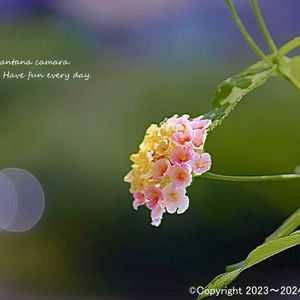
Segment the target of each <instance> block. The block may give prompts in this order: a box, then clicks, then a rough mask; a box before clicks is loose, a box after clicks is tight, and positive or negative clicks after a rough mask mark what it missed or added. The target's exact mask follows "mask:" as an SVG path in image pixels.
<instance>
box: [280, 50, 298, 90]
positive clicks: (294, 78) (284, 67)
mask: <svg viewBox="0 0 300 300" xmlns="http://www.w3.org/2000/svg"><path fill="white" fill-rule="evenodd" d="M279 70H280V71H281V73H282V74H283V75H284V77H285V78H286V79H288V81H290V82H291V83H292V84H293V85H294V86H295V87H296V88H297V89H299V90H300V55H299V56H295V57H293V58H288V57H283V58H282V59H281V60H280V61H279Z"/></svg>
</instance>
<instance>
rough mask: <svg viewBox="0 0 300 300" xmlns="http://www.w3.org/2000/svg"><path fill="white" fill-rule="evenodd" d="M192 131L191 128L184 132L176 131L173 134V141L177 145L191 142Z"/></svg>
mask: <svg viewBox="0 0 300 300" xmlns="http://www.w3.org/2000/svg"><path fill="white" fill-rule="evenodd" d="M192 137H193V136H192V132H191V130H185V131H183V132H175V133H174V134H173V135H172V142H173V143H175V144H176V145H179V146H183V145H184V144H186V143H188V142H190V141H191V140H192Z"/></svg>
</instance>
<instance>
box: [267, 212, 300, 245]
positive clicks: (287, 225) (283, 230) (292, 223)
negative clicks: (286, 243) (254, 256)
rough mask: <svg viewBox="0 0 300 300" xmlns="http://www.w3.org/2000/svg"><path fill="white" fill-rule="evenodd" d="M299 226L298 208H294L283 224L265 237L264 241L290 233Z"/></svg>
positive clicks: (299, 213)
mask: <svg viewBox="0 0 300 300" xmlns="http://www.w3.org/2000/svg"><path fill="white" fill-rule="evenodd" d="M299 226H300V208H299V209H298V210H296V211H295V212H294V213H293V214H292V215H291V216H290V217H289V218H288V219H286V220H285V221H284V222H283V224H282V225H281V226H280V227H279V228H278V229H276V230H275V231H274V232H273V233H272V234H271V235H270V236H268V237H267V238H266V242H268V241H271V240H276V239H278V238H281V237H284V236H287V235H289V234H290V233H292V232H293V231H294V230H296V229H297V228H298V227H299Z"/></svg>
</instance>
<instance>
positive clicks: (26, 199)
mask: <svg viewBox="0 0 300 300" xmlns="http://www.w3.org/2000/svg"><path fill="white" fill-rule="evenodd" d="M2 176H3V177H6V178H7V179H8V180H9V182H10V183H11V185H12V186H13V188H14V190H15V192H16V203H17V209H16V213H15V216H14V218H13V220H12V221H11V222H10V224H8V226H6V227H5V228H4V229H5V230H7V231H12V232H21V231H26V230H29V229H31V228H32V227H33V226H34V225H36V224H37V223H38V221H39V220H40V218H41V216H42V214H43V211H44V207H45V196H44V192H43V189H42V186H41V185H40V183H39V181H38V180H37V179H36V178H35V177H34V176H33V175H32V174H31V173H29V172H27V171H25V170H23V169H17V168H9V169H4V170H1V172H0V180H1V177H2ZM3 182H4V181H3ZM0 183H1V181H0ZM7 189H8V188H7ZM0 192H1V191H0ZM9 192H10V193H11V195H10V197H13V190H11V191H9ZM1 196H2V195H1V194H0V197H1ZM0 205H1V203H0ZM0 210H1V206H0ZM2 214H3V213H2V212H0V217H1V215H2ZM3 220H4V219H3ZM3 223H5V222H4V221H3ZM0 224H1V220H0Z"/></svg>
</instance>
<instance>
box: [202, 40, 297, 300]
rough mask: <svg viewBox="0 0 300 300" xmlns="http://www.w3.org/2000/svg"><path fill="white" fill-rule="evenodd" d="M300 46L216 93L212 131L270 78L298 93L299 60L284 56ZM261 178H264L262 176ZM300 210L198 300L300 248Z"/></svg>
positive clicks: (232, 80)
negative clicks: (256, 266)
mask: <svg viewBox="0 0 300 300" xmlns="http://www.w3.org/2000/svg"><path fill="white" fill-rule="evenodd" d="M299 46H300V37H297V38H295V39H293V40H291V41H289V42H288V43H286V44H285V45H283V46H282V47H281V48H280V49H279V50H278V53H274V54H272V55H270V56H269V57H268V60H269V59H270V60H271V61H272V65H271V66H270V65H269V63H268V60H267V61H265V60H263V61H260V62H258V63H257V64H255V65H253V66H251V67H249V68H247V69H246V70H244V71H243V72H241V73H239V74H237V75H235V76H233V77H231V78H228V79H227V80H225V81H224V82H222V83H221V84H220V85H219V86H218V89H217V92H216V94H215V97H214V99H213V101H212V105H213V109H212V110H211V111H209V112H208V113H206V114H205V115H204V117H205V118H210V119H211V120H212V121H213V124H212V126H211V129H214V128H215V127H216V126H218V125H220V124H221V123H222V121H223V120H224V119H225V118H226V117H227V116H228V115H229V114H230V113H231V112H232V111H233V110H234V108H235V107H236V106H237V104H238V103H239V102H240V101H241V100H242V99H243V97H244V96H246V95H247V94H249V93H250V92H252V91H253V90H254V89H256V88H257V87H259V86H261V85H262V84H264V83H265V82H266V81H267V79H268V78H269V77H271V76H277V77H279V78H283V79H286V80H288V81H289V82H290V83H292V84H293V85H294V86H295V87H296V88H298V89H299V90H300V56H295V57H293V58H289V57H287V56H285V55H286V54H288V53H289V52H291V51H292V50H294V49H295V48H297V47H299ZM262 177H263V176H262ZM299 226H300V209H299V210H297V211H296V212H295V213H294V214H293V215H292V216H290V217H289V218H288V219H287V220H286V221H285V222H284V223H283V224H282V225H281V226H280V227H279V228H278V229H277V230H276V231H275V232H274V233H272V234H271V235H270V236H269V237H267V238H266V240H265V242H264V243H263V244H262V245H260V246H258V247H257V248H256V249H255V250H253V251H252V252H250V254H249V255H248V256H247V258H246V259H245V260H244V261H242V262H239V263H236V264H233V265H230V266H227V267H226V271H227V272H226V273H223V274H221V275H219V276H217V277H215V278H214V279H213V280H212V281H211V282H210V283H209V284H208V285H207V286H206V288H205V290H204V291H203V292H202V293H201V294H200V295H199V296H198V298H197V300H199V299H203V298H205V297H208V296H209V295H211V294H212V291H215V290H219V289H221V288H223V287H225V286H227V285H228V284H230V283H231V282H232V281H233V280H235V279H236V278H237V277H238V276H239V275H240V274H241V273H242V272H243V271H244V270H246V269H248V268H250V267H252V266H254V265H256V264H258V263H260V262H262V261H264V260H266V259H268V258H270V257H272V256H273V255H276V254H278V253H280V252H283V251H285V250H287V249H289V248H291V247H294V246H297V245H299V244H300V231H295V230H296V229H297V228H298V227H299Z"/></svg>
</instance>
